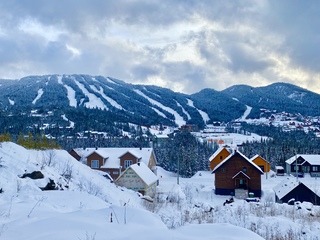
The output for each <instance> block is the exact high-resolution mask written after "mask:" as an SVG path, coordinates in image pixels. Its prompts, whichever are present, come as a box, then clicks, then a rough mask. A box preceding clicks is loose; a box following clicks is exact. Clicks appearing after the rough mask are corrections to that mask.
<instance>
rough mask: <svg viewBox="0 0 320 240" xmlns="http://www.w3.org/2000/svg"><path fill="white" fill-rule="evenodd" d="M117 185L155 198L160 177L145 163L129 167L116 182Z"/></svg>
mask: <svg viewBox="0 0 320 240" xmlns="http://www.w3.org/2000/svg"><path fill="white" fill-rule="evenodd" d="M115 184H116V185H118V186H121V187H126V188H128V189H131V190H133V191H136V192H139V193H141V194H143V195H146V196H149V197H154V196H155V194H156V188H157V185H158V177H157V176H156V175H155V174H154V173H153V172H152V171H151V170H150V168H148V167H147V165H145V164H144V163H143V162H138V163H135V164H132V165H130V166H129V167H127V168H126V169H125V170H124V172H122V173H121V175H120V176H119V177H118V178H117V179H116V180H115Z"/></svg>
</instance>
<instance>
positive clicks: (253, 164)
mask: <svg viewBox="0 0 320 240" xmlns="http://www.w3.org/2000/svg"><path fill="white" fill-rule="evenodd" d="M237 153H238V154H239V155H240V156H242V157H243V158H244V159H245V160H246V161H248V162H249V163H250V164H251V165H252V166H253V167H255V168H256V169H257V170H258V171H259V172H260V173H261V174H263V171H262V170H261V168H260V167H259V166H257V165H256V164H255V163H254V162H252V161H250V160H249V159H248V158H247V157H246V156H245V155H244V154H242V153H241V152H239V151H238V150H237V151H234V152H233V154H230V155H229V156H228V157H226V158H225V159H224V160H223V161H222V162H221V163H219V164H218V165H217V166H216V167H215V168H214V169H213V171H212V172H215V171H216V170H217V169H218V168H220V167H221V166H222V165H223V164H225V162H227V161H229V159H230V158H231V157H232V156H234V155H235V154H237Z"/></svg>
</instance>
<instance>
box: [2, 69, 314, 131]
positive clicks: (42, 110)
mask: <svg viewBox="0 0 320 240" xmlns="http://www.w3.org/2000/svg"><path fill="white" fill-rule="evenodd" d="M247 106H250V107H252V110H251V112H250V114H249V117H259V116H260V109H269V110H277V111H278V112H282V111H285V112H288V113H292V114H298V113H299V114H303V115H310V116H315V115H318V116H319V115H320V95H319V94H316V93H313V92H311V91H308V90H305V89H302V88H299V87H297V86H294V85H290V84H285V83H275V84H271V85H269V86H266V87H257V88H253V87H250V86H245V85H236V86H233V87H230V88H227V89H225V90H223V91H216V90H213V89H203V90H202V91H200V92H198V93H195V94H191V95H187V94H183V93H178V92H174V91H172V90H170V89H166V88H161V87H158V86H150V85H134V84H129V83H126V82H124V81H121V80H118V79H114V78H111V77H103V76H89V75H79V74H78V75H77V74H74V75H45V76H28V77H24V78H21V79H19V80H0V110H1V111H0V128H1V129H2V131H3V132H10V133H12V134H19V133H20V132H24V133H26V132H28V131H31V129H33V130H35V129H36V130H37V131H38V132H39V131H46V133H50V134H52V135H57V134H61V133H62V129H64V132H63V134H66V133H65V132H66V131H71V132H72V133H77V132H80V131H84V130H95V131H103V132H107V133H110V135H117V134H121V131H122V130H125V129H128V128H130V125H129V123H133V124H137V125H144V126H152V125H167V126H172V127H176V126H182V125H185V124H194V125H197V126H198V127H199V128H200V129H201V128H203V127H204V125H205V124H206V123H208V122H213V121H220V122H229V121H232V120H234V119H238V118H240V117H242V116H243V114H244V112H245V111H246V109H247Z"/></svg>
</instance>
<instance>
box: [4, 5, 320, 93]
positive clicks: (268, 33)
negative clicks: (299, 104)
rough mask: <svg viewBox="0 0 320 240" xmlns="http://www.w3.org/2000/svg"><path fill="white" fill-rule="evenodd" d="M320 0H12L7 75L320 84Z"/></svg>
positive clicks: (177, 83) (187, 86) (181, 83)
mask: <svg viewBox="0 0 320 240" xmlns="http://www.w3.org/2000/svg"><path fill="white" fill-rule="evenodd" d="M319 11H320V1H318V0H308V1H301V0H272V1H266V0H239V1H236V0H230V1H227V0H221V1H218V0H212V1H210V0H206V1H205V0H203V1H201V0H139V1H138V0H127V1H124V0H64V1H54V0H45V1H44V0H28V1H23V0H5V1H1V2H0V78H9V79H17V78H21V77H24V76H29V75H45V74H90V75H102V76H109V77H114V78H118V79H121V80H124V81H125V82H131V83H141V84H154V85H159V86H162V87H166V88H170V89H172V90H174V91H179V92H184V93H188V94H190V93H195V92H198V91H200V90H201V89H203V88H213V89H215V90H223V89H225V88H227V87H229V86H232V85H235V84H247V85H250V86H265V85H268V84H270V83H273V82H288V83H293V84H295V85H298V86H301V87H303V88H307V89H309V90H312V91H314V92H317V93H320V14H319Z"/></svg>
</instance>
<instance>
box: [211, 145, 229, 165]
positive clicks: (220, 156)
mask: <svg viewBox="0 0 320 240" xmlns="http://www.w3.org/2000/svg"><path fill="white" fill-rule="evenodd" d="M230 154H231V153H230V151H229V150H228V149H227V148H226V147H219V148H218V149H217V150H216V151H215V152H214V153H213V154H212V156H211V157H210V158H209V161H210V169H211V170H213V169H214V168H215V167H216V166H217V165H218V164H219V163H221V162H222V161H223V160H224V159H225V158H226V157H228V156H229V155H230Z"/></svg>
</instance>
